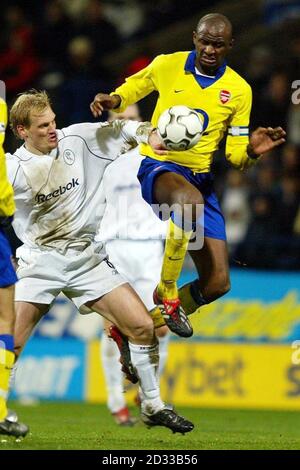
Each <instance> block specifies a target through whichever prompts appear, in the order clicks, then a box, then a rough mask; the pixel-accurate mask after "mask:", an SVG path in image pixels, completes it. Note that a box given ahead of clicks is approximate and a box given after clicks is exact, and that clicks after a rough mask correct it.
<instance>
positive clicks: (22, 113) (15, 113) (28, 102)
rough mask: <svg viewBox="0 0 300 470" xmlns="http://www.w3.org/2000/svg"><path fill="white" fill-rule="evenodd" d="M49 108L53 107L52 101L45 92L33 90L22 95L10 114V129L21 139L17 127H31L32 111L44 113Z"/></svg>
mask: <svg viewBox="0 0 300 470" xmlns="http://www.w3.org/2000/svg"><path fill="white" fill-rule="evenodd" d="M48 107H51V101H50V98H49V96H48V94H47V92H46V91H45V90H43V91H38V90H34V89H32V90H29V91H26V92H25V93H20V95H19V96H18V98H17V99H16V101H15V102H14V104H13V105H12V107H11V110H10V113H9V122H10V128H11V129H12V131H13V133H14V134H15V136H16V137H18V138H20V137H19V134H18V131H17V126H19V125H22V126H24V127H27V128H28V127H30V124H31V122H30V117H31V116H30V113H31V111H32V110H35V111H36V112H37V113H42V112H43V111H44V110H45V109H46V108H48Z"/></svg>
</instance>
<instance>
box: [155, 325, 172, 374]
mask: <svg viewBox="0 0 300 470" xmlns="http://www.w3.org/2000/svg"><path fill="white" fill-rule="evenodd" d="M157 339H158V342H159V367H158V375H159V377H160V376H161V375H162V373H163V371H164V369H165V365H166V361H167V356H168V345H169V340H170V334H169V333H167V334H166V335H165V336H161V337H159V338H157Z"/></svg>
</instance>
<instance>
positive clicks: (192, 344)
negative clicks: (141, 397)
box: [86, 341, 300, 409]
mask: <svg viewBox="0 0 300 470" xmlns="http://www.w3.org/2000/svg"><path fill="white" fill-rule="evenodd" d="M99 344H100V343H99V341H93V342H91V343H90V344H89V348H88V357H87V360H88V367H87V370H88V377H87V382H86V383H87V389H86V398H87V400H88V401H91V402H105V400H106V390H105V383H104V377H103V371H102V366H101V364H100V358H99ZM161 392H162V396H163V398H164V399H165V400H166V401H167V402H168V403H173V404H175V405H187V406H195V407H231V408H232V407H236V408H270V409H276V408H277V409H300V358H299V354H298V350H294V349H292V347H291V346H290V345H274V344H253V345H251V344H245V343H240V344H239V343H236V344H234V343H231V344H226V343H205V342H204V343H203V342H202V343H201V342H196V341H178V342H171V344H170V346H169V355H168V361H167V366H166V370H165V373H164V375H163V377H162V380H161ZM134 393H135V391H134V390H132V389H131V390H129V391H128V392H127V399H128V402H129V403H130V402H131V400H132V399H133V396H134Z"/></svg>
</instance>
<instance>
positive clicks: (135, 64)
mask: <svg viewBox="0 0 300 470" xmlns="http://www.w3.org/2000/svg"><path fill="white" fill-rule="evenodd" d="M151 60H152V59H151V58H150V57H149V56H147V55H142V56H138V57H136V58H135V59H133V60H132V61H131V62H130V63H129V64H128V65H127V67H126V69H125V71H124V74H122V76H121V77H120V79H119V80H118V84H119V85H121V84H122V83H123V82H124V81H125V78H127V77H130V76H131V75H134V74H135V73H137V72H139V71H140V70H142V69H144V68H145V67H147V65H149V64H150V62H151Z"/></svg>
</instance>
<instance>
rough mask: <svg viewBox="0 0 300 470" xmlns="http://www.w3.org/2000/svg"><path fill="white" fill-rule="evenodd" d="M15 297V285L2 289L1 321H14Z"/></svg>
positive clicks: (0, 291) (0, 301) (0, 296)
mask: <svg viewBox="0 0 300 470" xmlns="http://www.w3.org/2000/svg"><path fill="white" fill-rule="evenodd" d="M14 295H15V286H14V284H12V285H10V286H7V287H0V321H1V320H3V321H10V320H13V319H14V317H15V312H14Z"/></svg>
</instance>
